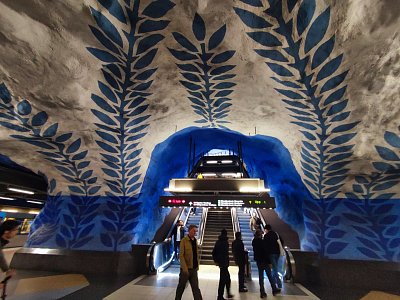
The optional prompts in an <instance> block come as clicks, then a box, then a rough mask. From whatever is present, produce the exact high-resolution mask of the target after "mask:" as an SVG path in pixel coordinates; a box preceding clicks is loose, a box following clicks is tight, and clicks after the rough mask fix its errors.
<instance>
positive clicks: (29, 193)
mask: <svg viewBox="0 0 400 300" xmlns="http://www.w3.org/2000/svg"><path fill="white" fill-rule="evenodd" d="M7 190H9V191H12V192H17V193H22V194H27V195H34V194H35V193H34V192H32V191H28V190H23V189H17V188H13V187H8V188H7ZM0 199H2V200H11V201H12V200H17V199H15V198H11V197H3V196H0ZM25 201H26V202H29V203H34V204H43V202H39V201H33V200H25Z"/></svg>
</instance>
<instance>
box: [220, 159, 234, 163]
mask: <svg viewBox="0 0 400 300" xmlns="http://www.w3.org/2000/svg"><path fill="white" fill-rule="evenodd" d="M231 163H233V161H232V160H221V164H231Z"/></svg>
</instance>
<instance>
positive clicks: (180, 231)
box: [172, 220, 185, 259]
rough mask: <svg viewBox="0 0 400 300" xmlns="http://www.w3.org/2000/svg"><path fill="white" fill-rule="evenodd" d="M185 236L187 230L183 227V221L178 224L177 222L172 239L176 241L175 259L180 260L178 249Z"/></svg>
mask: <svg viewBox="0 0 400 300" xmlns="http://www.w3.org/2000/svg"><path fill="white" fill-rule="evenodd" d="M184 236H185V228H184V226H183V221H182V220H178V222H176V224H175V227H174V230H173V231H172V237H173V240H174V251H175V259H178V257H179V253H178V249H179V245H180V243H181V240H182V239H183V238H184Z"/></svg>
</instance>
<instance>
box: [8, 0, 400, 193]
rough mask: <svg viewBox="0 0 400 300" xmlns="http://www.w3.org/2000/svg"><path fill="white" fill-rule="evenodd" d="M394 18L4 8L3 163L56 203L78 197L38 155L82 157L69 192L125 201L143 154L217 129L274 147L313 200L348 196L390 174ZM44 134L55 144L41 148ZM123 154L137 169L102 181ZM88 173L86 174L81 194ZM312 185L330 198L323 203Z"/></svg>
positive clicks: (324, 6)
mask: <svg viewBox="0 0 400 300" xmlns="http://www.w3.org/2000/svg"><path fill="white" fill-rule="evenodd" d="M399 6H400V4H399V2H398V1H397V0H341V1H334V0H327V1H320V0H316V1H313V0H307V1H306V0H305V1H294V0H283V1H278V0H276V1H274V0H269V1H267V0H242V1H228V0H212V1H211V0H198V1H195V0H174V1H169V0H163V1H140V3H139V1H134V0H131V1H128V0H126V1H122V0H121V1H119V2H116V1H111V0H98V1H95V0H84V1H79V0H65V1H29V2H26V1H20V0H1V2H0V41H1V42H0V53H1V55H0V83H3V85H2V88H1V95H2V101H0V103H1V104H2V106H1V108H0V113H2V114H1V115H0V121H1V123H0V124H1V125H2V126H0V138H1V144H0V153H2V154H3V155H6V156H8V157H10V158H11V159H12V160H14V161H15V162H17V163H19V164H20V165H23V166H25V167H28V168H30V169H32V170H34V171H35V172H37V171H42V172H43V173H45V174H46V175H47V176H48V177H49V178H54V179H56V180H57V187H56V188H55V190H54V192H55V191H63V192H65V193H68V192H72V193H74V192H76V190H75V191H74V190H73V189H72V190H71V189H69V190H68V188H67V186H70V185H71V181H68V180H67V179H65V177H63V176H62V175H68V171H66V170H65V169H62V166H63V165H62V163H57V162H55V161H54V160H58V161H62V160H63V159H64V158H65V156H64V158H62V157H61V158H60V156H57V155H59V154H56V155H53V156H51V155H50V154H49V152H54V153H55V152H57V151H61V152H63V153H64V155H67V156H68V157H69V158H70V159H72V156H73V155H75V154H77V153H81V151H85V150H88V153H87V154H86V155H85V157H84V160H85V161H90V166H84V165H85V164H83V165H81V171H82V172H81V173H80V175H79V174H78V175H76V174H77V173H76V172H75V173H74V172H72V173H74V174H73V175H70V177H71V176H72V177H73V178H74V175H75V177H76V176H78V177H79V176H80V177H79V178H78V179H86V180H88V178H89V180H90V178H94V177H97V182H96V184H97V185H99V189H98V188H95V189H93V190H92V193H91V194H104V193H105V192H107V191H110V184H108V185H107V184H104V180H106V179H108V180H111V179H113V178H114V179H115V178H117V179H121V176H125V178H132V177H133V176H137V175H139V177H138V178H139V179H137V180H133V181H132V182H131V183H130V185H128V186H125V187H124V188H125V190H124V193H125V194H126V195H129V193H131V194H132V193H137V191H138V188H140V185H137V186H135V188H131V187H132V186H134V183H135V184H136V183H138V182H139V183H140V182H141V180H142V179H143V176H144V174H145V172H146V168H147V166H148V163H149V159H150V155H151V153H152V151H153V149H154V147H155V145H157V144H158V143H160V142H162V141H164V140H165V139H166V138H168V137H169V136H170V135H172V134H174V133H175V132H176V131H177V130H178V131H179V130H181V129H183V128H186V127H189V126H197V127H202V126H213V127H217V128H221V129H225V128H227V129H230V130H233V131H237V132H240V133H243V134H245V135H254V134H255V133H257V134H261V135H266V136H272V137H275V138H277V139H279V140H280V141H282V143H283V144H284V146H285V147H287V148H288V150H289V152H290V154H291V156H292V159H293V162H294V165H295V167H296V169H297V171H298V172H299V174H300V176H301V177H302V179H303V181H304V182H305V183H306V186H307V187H308V189H309V190H310V191H311V192H312V193H313V194H314V196H316V197H319V196H329V195H331V196H332V195H333V196H336V195H339V196H341V197H343V196H344V195H345V194H346V193H350V192H351V193H357V192H360V191H359V190H357V188H356V189H354V184H355V183H356V184H357V182H358V183H359V181H360V180H361V181H363V179H360V178H361V177H358V181H357V180H356V181H355V180H354V176H355V175H360V176H364V177H362V178H364V179H365V178H366V180H369V179H370V178H371V177H370V176H371V175H372V176H373V175H374V174H378V173H380V174H385V172H387V171H388V170H391V169H393V168H394V169H396V168H397V169H398V168H399V159H398V158H399V147H400V142H399V140H400V138H399V125H400V100H399V92H400V81H399V72H400V59H399V58H400V52H399V49H400V36H399V28H400V18H399V15H400V7H399ZM136 12H138V15H139V18H138V19H135V16H136ZM129 16H130V18H129ZM203 22H204V23H203ZM89 26H92V29H91V28H90V27H89ZM225 29H226V31H225ZM125 33H127V35H125ZM202 43H205V45H204V47H203V49H202V46H201V44H202ZM95 49H98V50H95ZM202 51H203V52H204V53H206V54H204V55H203V56H202V55H201V52H202ZM227 51H228V52H227ZM154 53H155V56H154V58H153V54H154ZM341 55H343V56H341ZM177 64H181V65H182V64H186V66H181V68H179V67H178V66H177ZM106 65H108V66H109V68H107V66H106ZM128 65H130V66H131V77H130V80H127V78H128V79H129V76H126V74H127V70H128V69H129V67H127V66H128ZM224 66H227V67H224ZM229 66H230V67H229ZM220 67H222V68H220ZM110 70H111V71H110ZM148 70H150V71H148ZM151 70H153V71H154V73H152V71H151ZM193 70H195V71H193ZM113 71H114V73H113ZM192 71H193V72H192ZM199 73H202V74H203V75H204V74H206V76H199V75H198V74H199ZM104 74H106V75H104ZM230 74H233V75H235V76H224V75H230ZM118 80H120V81H119V83H118ZM113 85H114V86H113ZM7 91H9V92H10V94H11V95H8V92H7ZM189 92H191V93H192V94H190V93H189ZM199 92H200V93H199ZM201 92H202V93H201ZM118 97H119V99H117V98H118ZM189 97H190V98H191V99H189ZM24 99H26V100H27V101H29V102H26V101H24ZM115 99H117V100H115ZM18 103H19V104H18ZM146 105H148V107H147V106H146ZM209 107H212V108H213V110H212V111H210V110H208V108H209ZM30 108H31V111H30ZM13 111H16V112H15V113H12V112H13ZM41 111H44V112H46V114H47V116H48V119H46V118H43V116H44V114H41V115H37V114H38V113H39V112H41ZM119 113H122V114H123V115H124V117H126V123H125V125H124V124H123V122H120V121H121V119H118V118H117V115H118V114H119ZM96 114H97V116H96ZM128 115H129V116H128ZM98 116H100V117H98ZM105 116H108V117H110V118H111V120H112V121H110V119H107V117H105ZM146 116H149V117H148V118H147V119H146ZM140 117H144V118H142V119H138V118H140ZM134 119H135V120H136V122H135V124H134V125H132V126H131V127H129V126H128V122H129V121H131V120H134ZM24 120H25V121H24ZM110 122H111V123H113V124H111V123H110ZM54 123H57V124H58V127H57V131H54V130H53V131H52V130H51V129H50V130H49V131H48V132H47V137H46V136H45V137H43V134H44V132H45V131H46V129H47V128H49V127H50V126H51V125H52V124H54ZM107 123H109V125H110V124H111V125H110V126H109V125H107ZM10 124H13V125H15V126H19V127H15V126H14V127H13V125H10ZM121 124H122V125H121ZM142 125H149V126H147V127H146V126H143V127H140V126H142ZM341 125H343V126H341ZM105 126H106V127H105ZM107 126H108V127H107ZM121 126H122V127H121ZM124 126H125V127H124ZM340 126H341V127H340ZM18 128H19V129H18ZM21 128H24V129H21ZM110 128H111V129H110ZM113 128H114V129H115V128H123V133H124V134H125V138H127V137H129V136H134V135H136V134H140V133H143V135H139V136H136V137H135V138H132V141H129V142H125V145H123V146H121V135H120V133H115V132H114V133H113V130H112V129H113ZM52 129H55V126H54V127H52ZM130 130H131V131H130ZM70 132H71V133H72V134H73V135H72V137H71V138H69V139H68V140H64V139H65V138H66V137H67V136H62V137H64V138H60V135H61V134H64V133H70ZM132 132H135V133H132ZM302 132H303V133H302ZM15 135H20V137H15ZM44 135H46V134H44ZM21 136H25V137H28V138H29V139H30V143H29V141H28V142H27V141H26V139H25V140H24V138H23V137H21ZM57 138H58V140H57ZM79 138H81V140H79V142H76V143H75V144H74V143H73V142H74V141H76V140H78V139H79ZM335 138H336V139H335ZM333 139H335V140H334V141H333ZM35 141H36V144H35ZM38 141H39V142H40V141H41V142H43V143H44V144H46V145H50V146H48V147H47V149H46V146H45V145H44V144H38ZM196 142H198V143H199V142H201V141H196ZM57 143H58V144H57ZM71 143H72V146H71V147H69V146H70V145H71ZM136 143H138V144H137V145H135V144H136ZM105 144H106V145H105ZM57 145H58V146H60V145H64V148H62V149H61V150H60V148H58V150H57V149H56V148H57ZM101 145H102V146H101ZM107 145H108V146H107ZM128 145H131V147H130V148H129V149H127V148H125V150H126V151H125V150H124V151H123V152H124V153H123V154H122V155H125V158H124V162H125V163H126V164H128V163H129V162H132V161H133V160H136V159H139V160H140V162H139V163H136V166H139V167H140V169H134V168H133V167H132V166H133V165H134V163H132V164H131V165H130V167H131V168H130V169H127V170H128V171H130V173H129V174H127V173H128V171H127V172H126V174H125V175H121V174H120V173H118V171H117V173H115V172H111V171H113V170H114V169H115V170H117V169H118V168H119V166H118V164H120V163H121V160H120V157H121V156H120V154H121V153H120V152H118V151H120V150H121V149H122V148H121V147H127V146H128ZM351 145H353V147H347V148H346V146H351ZM324 147H325V148H324ZM105 148H106V149H108V150H106V149H105ZM112 149H114V150H112ZM138 149H142V151H141V152H140V151H139V152H133V154H132V155H131V157H129V158H127V157H126V155H129V154H131V153H132V151H136V150H138ZM321 149H322V150H321ZM335 149H336V150H335ZM40 151H41V152H40ZM115 151H117V152H115ZM244 151H245V149H244ZM321 151H322V152H321ZM44 152H46V153H47V154H46V153H44ZM302 153H303V154H302ZM102 154H103V155H102ZM104 154H106V155H109V156H111V157H108V158H105V157H104ZM338 154H343V155H342V156H338ZM82 155H84V154H82ZM112 157H114V158H115V157H118V158H117V161H113V158H112ZM49 158H50V159H53V162H50V161H49ZM79 159H80V158H79V157H78V158H75V159H72V164H75V166H76V165H77V164H78V163H79V162H80V160H79ZM184 159H186V158H184ZM330 159H331V160H330ZM102 160H103V161H102ZM104 160H106V161H107V162H108V164H107V162H104ZM341 162H342V163H343V164H342V165H335V166H333V164H334V163H341ZM347 162H349V163H347ZM64 163H65V162H64ZM70 163H71V162H70ZM115 164H117V166H116V165H115ZM57 166H58V168H57ZM82 166H84V167H82ZM327 166H328V167H329V166H332V167H331V169H330V170H327V169H326V168H327ZM64 167H66V168H70V167H71V165H68V162H67V163H66V165H65V164H64ZM113 168H114V169H113ZM104 169H107V170H111V171H104ZM85 170H89V171H93V173H87V174H86V175H85V176H86V177H85V178H82V173H83V172H84V171H85ZM73 171H74V170H73ZM75 171H76V170H75ZM334 172H337V173H336V174H335V173H334ZM310 173H312V174H311V175H310ZM389 173H390V172H389ZM115 174H116V175H115ZM391 174H392V175H390V176H393V174H395V175H394V177H393V178H389V182H391V183H389V184H387V185H385V186H384V188H381V191H383V190H385V193H389V192H390V193H400V191H399V185H398V182H396V180H394V179H395V177H396V174H397V179H398V172H397V173H396V172H392V173H391ZM320 175H321V176H322V177H320ZM68 176H69V175H68ZM129 176H130V177H129ZM313 178H314V179H315V180H314V179H313ZM321 178H322V179H321ZM330 179H331V181H330V182H329V183H327V182H326V181H327V180H330ZM356 179H357V178H356ZM323 180H325V181H323ZM386 182H387V181H386ZM343 184H344V185H343ZM313 185H314V187H315V186H317V187H321V186H324V185H325V187H326V189H325V191H324V192H323V193H322V194H321V193H319V192H318V191H317V190H318V189H317V188H313V187H312V186H313ZM335 185H336V186H337V187H336V189H335ZM329 187H333V188H332V189H331V190H327V189H329ZM129 188H131V189H129ZM119 190H121V189H119ZM117 191H118V189H115V190H114V193H117V194H118V192H117ZM332 191H333V192H334V193H331V192H332ZM348 195H350V194H348ZM392 196H393V195H392ZM392 196H391V197H392ZM398 196H399V194H397V198H398Z"/></svg>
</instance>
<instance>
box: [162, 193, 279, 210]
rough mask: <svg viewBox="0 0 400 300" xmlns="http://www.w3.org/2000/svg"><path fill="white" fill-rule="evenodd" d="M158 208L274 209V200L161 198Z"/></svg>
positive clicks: (197, 197)
mask: <svg viewBox="0 0 400 300" xmlns="http://www.w3.org/2000/svg"><path fill="white" fill-rule="evenodd" d="M159 206H164V207H177V206H192V207H255V208H257V207H258V208H275V200H274V198H272V197H270V196H268V195H265V196H263V197H255V196H247V195H189V196H161V197H160V201H159Z"/></svg>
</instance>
